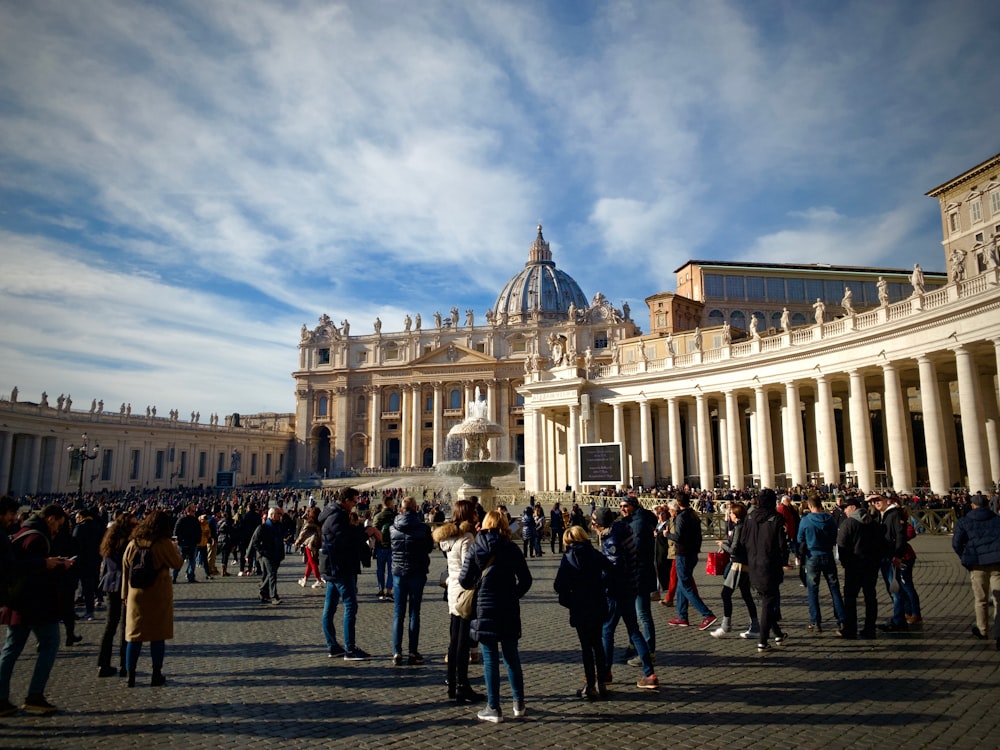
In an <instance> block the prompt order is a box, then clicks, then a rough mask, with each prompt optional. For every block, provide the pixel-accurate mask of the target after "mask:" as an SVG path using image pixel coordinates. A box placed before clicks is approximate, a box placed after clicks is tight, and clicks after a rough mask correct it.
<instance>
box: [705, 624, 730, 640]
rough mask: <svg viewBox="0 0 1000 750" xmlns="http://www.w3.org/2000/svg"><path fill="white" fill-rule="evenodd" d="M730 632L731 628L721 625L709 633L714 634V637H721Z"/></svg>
mask: <svg viewBox="0 0 1000 750" xmlns="http://www.w3.org/2000/svg"><path fill="white" fill-rule="evenodd" d="M728 632H729V630H728V629H727V628H726V626H725V625H720V626H719V627H717V628H716V629H715V630H713V631H712V632H711V633H709V635H710V636H712V637H713V638H721V637H722V636H724V635H725V634H726V633H728Z"/></svg>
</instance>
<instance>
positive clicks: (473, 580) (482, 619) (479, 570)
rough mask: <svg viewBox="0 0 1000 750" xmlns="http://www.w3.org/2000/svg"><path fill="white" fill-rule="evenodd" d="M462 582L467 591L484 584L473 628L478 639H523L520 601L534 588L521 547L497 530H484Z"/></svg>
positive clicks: (464, 570)
mask: <svg viewBox="0 0 1000 750" xmlns="http://www.w3.org/2000/svg"><path fill="white" fill-rule="evenodd" d="M491 558H492V562H491ZM480 579H482V580H481V583H480ZM458 582H459V584H460V585H461V586H462V588H464V589H471V588H474V587H475V585H476V584H477V583H480V586H479V593H478V595H477V596H476V614H475V617H473V618H472V622H471V624H470V626H469V633H470V634H471V636H472V638H473V639H474V640H477V641H478V640H480V639H481V638H482V637H483V636H486V637H492V638H496V639H498V640H505V639H508V638H515V639H516V638H520V637H521V604H520V600H521V597H522V596H524V595H525V594H526V593H528V589H530V588H531V572H530V571H529V570H528V563H527V562H526V561H525V559H524V555H523V554H521V550H520V549H519V548H518V547H517V545H515V544H514V543H513V542H511V541H510V539H508V538H507V537H505V536H501V535H500V533H499V532H498V531H497V530H496V529H485V530H483V531H480V532H479V534H478V535H477V536H476V539H475V541H474V542H473V543H472V547H471V549H470V550H469V554H468V555H467V556H466V558H465V562H464V563H463V565H462V572H461V573H459V576H458Z"/></svg>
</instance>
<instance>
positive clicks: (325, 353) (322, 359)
mask: <svg viewBox="0 0 1000 750" xmlns="http://www.w3.org/2000/svg"><path fill="white" fill-rule="evenodd" d="M319 363H320V364H321V365H328V364H330V350H329V349H320V350H319Z"/></svg>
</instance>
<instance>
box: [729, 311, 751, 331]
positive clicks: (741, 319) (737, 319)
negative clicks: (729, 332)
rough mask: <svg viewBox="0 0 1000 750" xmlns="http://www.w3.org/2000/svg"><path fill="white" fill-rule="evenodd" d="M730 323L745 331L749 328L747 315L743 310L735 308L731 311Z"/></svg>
mask: <svg viewBox="0 0 1000 750" xmlns="http://www.w3.org/2000/svg"><path fill="white" fill-rule="evenodd" d="M729 325H731V326H732V327H733V328H739V329H740V330H743V331H745V330H746V329H747V316H746V315H744V314H743V311H742V310H733V312H731V313H729Z"/></svg>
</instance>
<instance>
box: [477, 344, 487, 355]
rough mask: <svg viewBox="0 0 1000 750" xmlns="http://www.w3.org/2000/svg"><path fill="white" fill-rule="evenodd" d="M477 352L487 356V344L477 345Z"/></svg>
mask: <svg viewBox="0 0 1000 750" xmlns="http://www.w3.org/2000/svg"><path fill="white" fill-rule="evenodd" d="M476 351H477V352H479V353H480V354H486V344H485V343H482V344H476Z"/></svg>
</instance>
